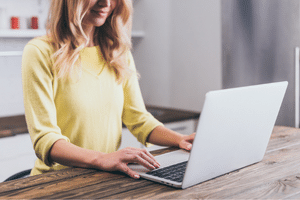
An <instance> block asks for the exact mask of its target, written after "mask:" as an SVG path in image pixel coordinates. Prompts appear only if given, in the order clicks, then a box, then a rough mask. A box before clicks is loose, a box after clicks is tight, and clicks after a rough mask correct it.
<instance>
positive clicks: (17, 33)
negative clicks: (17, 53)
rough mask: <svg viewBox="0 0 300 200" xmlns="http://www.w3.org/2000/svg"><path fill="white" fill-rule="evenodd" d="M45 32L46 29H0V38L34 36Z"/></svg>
mask: <svg viewBox="0 0 300 200" xmlns="http://www.w3.org/2000/svg"><path fill="white" fill-rule="evenodd" d="M45 34H46V30H42V29H41V30H32V29H28V30H0V38H34V37H38V36H42V35H45Z"/></svg>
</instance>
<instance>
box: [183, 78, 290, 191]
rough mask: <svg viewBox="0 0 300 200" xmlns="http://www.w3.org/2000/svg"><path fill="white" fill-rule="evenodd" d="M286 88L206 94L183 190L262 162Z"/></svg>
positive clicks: (265, 86) (268, 86) (272, 85)
mask: <svg viewBox="0 0 300 200" xmlns="http://www.w3.org/2000/svg"><path fill="white" fill-rule="evenodd" d="M287 85H288V83H287V82H277V83H269V84H262V85H255V86H247V87H240V88H233V89H225V90H219V91H212V92H208V93H207V94H206V97H205V103H204V106H203V110H202V112H201V117H200V120H199V124H198V128H197V134H196V136H195V140H194V145H193V148H192V150H191V153H190V158H189V162H188V164H187V169H186V172H185V176H184V179H183V183H182V188H187V187H189V186H191V185H194V184H197V183H200V182H203V181H206V180H209V179H211V178H214V177H217V176H219V175H222V174H225V173H228V172H231V171H233V170H236V169H239V168H242V167H245V166H248V165H251V164H253V163H256V162H259V161H261V160H262V159H263V156H264V154H265V151H266V148H267V145H268V142H269V139H270V136H271V134H272V130H273V128H274V125H275V121H276V118H277V115H278V112H279V109H280V107H281V103H282V101H283V98H284V95H285V91H286V88H287Z"/></svg>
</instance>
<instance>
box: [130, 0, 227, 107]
mask: <svg viewBox="0 0 300 200" xmlns="http://www.w3.org/2000/svg"><path fill="white" fill-rule="evenodd" d="M142 2H144V4H145V7H144V8H143V10H145V12H144V13H145V16H143V17H144V27H143V28H144V30H145V32H146V36H145V38H143V39H142V40H141V41H140V42H139V43H138V45H137V47H136V48H135V52H134V57H135V60H136V65H137V68H138V70H139V72H140V74H141V77H142V78H141V80H140V85H141V89H142V93H143V97H144V100H145V102H146V103H148V104H151V105H158V106H168V107H176V108H181V109H187V110H194V111H200V110H201V109H202V105H203V103H204V96H205V93H206V92H207V91H209V90H215V89H221V87H222V86H221V13H220V12H221V8H220V4H221V2H220V0H163V1H162V0H143V1H141V2H140V3H142Z"/></svg>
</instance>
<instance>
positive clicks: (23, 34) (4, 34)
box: [0, 29, 145, 38]
mask: <svg viewBox="0 0 300 200" xmlns="http://www.w3.org/2000/svg"><path fill="white" fill-rule="evenodd" d="M45 34H46V30H42V29H40V30H30V29H29V30H0V38H34V37H38V36H42V35H45ZM144 36H145V32H144V31H132V37H133V38H142V37H144Z"/></svg>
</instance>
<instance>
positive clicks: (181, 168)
mask: <svg viewBox="0 0 300 200" xmlns="http://www.w3.org/2000/svg"><path fill="white" fill-rule="evenodd" d="M186 165H187V161H185V162H182V163H178V164H175V165H171V166H168V167H164V168H161V169H157V170H153V171H150V172H147V173H146V174H150V175H153V176H157V177H160V178H164V179H168V180H172V181H176V182H182V181H183V176H184V172H185V169H186Z"/></svg>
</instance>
